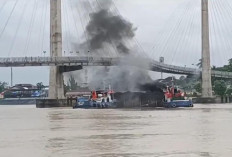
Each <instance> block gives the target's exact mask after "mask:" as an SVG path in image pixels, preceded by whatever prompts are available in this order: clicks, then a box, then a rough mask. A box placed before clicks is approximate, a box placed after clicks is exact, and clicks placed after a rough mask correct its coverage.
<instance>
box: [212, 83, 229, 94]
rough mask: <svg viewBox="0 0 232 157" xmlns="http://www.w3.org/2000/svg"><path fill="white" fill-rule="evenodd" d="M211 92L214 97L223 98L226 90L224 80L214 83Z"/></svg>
mask: <svg viewBox="0 0 232 157" xmlns="http://www.w3.org/2000/svg"><path fill="white" fill-rule="evenodd" d="M213 90H214V93H215V94H216V95H219V96H224V95H225V94H226V90H227V86H226V82H225V81H224V80H216V81H214V84H213Z"/></svg>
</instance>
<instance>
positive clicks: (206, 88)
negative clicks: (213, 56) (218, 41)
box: [202, 0, 213, 98]
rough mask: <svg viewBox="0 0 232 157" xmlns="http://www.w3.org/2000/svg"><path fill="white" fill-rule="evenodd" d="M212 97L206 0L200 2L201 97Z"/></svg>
mask: <svg viewBox="0 0 232 157" xmlns="http://www.w3.org/2000/svg"><path fill="white" fill-rule="evenodd" d="M212 96H213V95H212V84H211V66H210V44H209V14H208V0H202V97H203V98H212Z"/></svg>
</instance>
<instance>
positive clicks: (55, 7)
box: [49, 0, 64, 99]
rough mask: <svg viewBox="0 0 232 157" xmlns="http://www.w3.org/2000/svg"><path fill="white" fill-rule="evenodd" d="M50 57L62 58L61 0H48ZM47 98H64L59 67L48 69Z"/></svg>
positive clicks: (62, 79)
mask: <svg viewBox="0 0 232 157" xmlns="http://www.w3.org/2000/svg"><path fill="white" fill-rule="evenodd" d="M50 56H52V57H61V56H62V26H61V0H50ZM49 79H50V80H49V98H50V99H63V98H64V78H63V74H62V73H61V72H60V70H59V67H57V66H52V67H50V78H49Z"/></svg>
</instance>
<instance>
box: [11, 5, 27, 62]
mask: <svg viewBox="0 0 232 157" xmlns="http://www.w3.org/2000/svg"><path fill="white" fill-rule="evenodd" d="M27 6H28V3H27V2H26V3H25V4H24V6H23V9H22V12H21V15H20V16H19V24H18V25H17V27H16V32H15V33H14V37H13V40H12V42H11V45H10V49H9V51H8V57H10V55H11V53H12V50H13V48H14V45H15V40H16V37H17V35H18V32H19V28H20V27H21V25H22V22H23V20H22V19H23V16H24V15H25V10H26V8H27Z"/></svg>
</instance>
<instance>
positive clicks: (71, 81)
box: [67, 75, 78, 90]
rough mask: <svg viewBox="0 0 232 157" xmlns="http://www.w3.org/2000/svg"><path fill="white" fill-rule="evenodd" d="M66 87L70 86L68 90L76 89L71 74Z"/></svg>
mask: <svg viewBox="0 0 232 157" xmlns="http://www.w3.org/2000/svg"><path fill="white" fill-rule="evenodd" d="M67 87H69V88H70V90H76V89H77V87H78V85H77V82H76V80H75V79H74V77H73V75H71V76H70V78H69V81H68V83H67Z"/></svg>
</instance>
